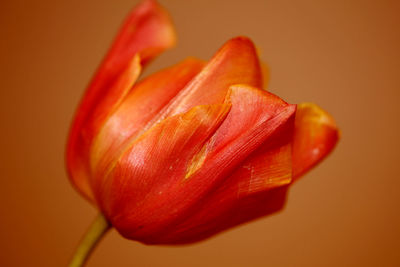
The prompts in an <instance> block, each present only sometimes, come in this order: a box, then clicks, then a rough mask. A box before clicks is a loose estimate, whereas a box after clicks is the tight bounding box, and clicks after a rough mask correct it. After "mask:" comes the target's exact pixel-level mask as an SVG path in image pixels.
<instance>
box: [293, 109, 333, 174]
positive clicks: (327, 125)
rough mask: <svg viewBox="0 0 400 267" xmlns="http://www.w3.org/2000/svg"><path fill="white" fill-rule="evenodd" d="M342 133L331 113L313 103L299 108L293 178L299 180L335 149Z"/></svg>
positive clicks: (296, 122) (296, 121)
mask: <svg viewBox="0 0 400 267" xmlns="http://www.w3.org/2000/svg"><path fill="white" fill-rule="evenodd" d="M339 137H340V131H339V129H338V127H337V125H336V122H335V120H334V119H333V117H332V116H331V115H329V113H327V112H326V111H324V110H323V109H322V108H320V107H319V106H317V105H316V104H313V103H302V104H299V105H298V107H297V112H296V119H295V132H294V137H293V138H294V139H293V177H294V179H298V178H299V177H300V176H301V175H303V174H304V173H305V172H307V171H308V170H309V169H311V168H312V167H313V166H315V165H316V164H318V163H319V162H320V161H321V160H322V159H324V158H325V157H326V156H327V155H328V154H329V153H330V152H331V151H332V150H333V148H334V147H335V145H336V143H337V141H338V140H339Z"/></svg>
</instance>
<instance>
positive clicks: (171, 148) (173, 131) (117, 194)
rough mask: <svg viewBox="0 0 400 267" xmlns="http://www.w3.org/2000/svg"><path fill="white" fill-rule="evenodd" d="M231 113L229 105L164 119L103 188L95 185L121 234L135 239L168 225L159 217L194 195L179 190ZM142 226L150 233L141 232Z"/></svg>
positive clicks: (126, 156)
mask: <svg viewBox="0 0 400 267" xmlns="http://www.w3.org/2000/svg"><path fill="white" fill-rule="evenodd" d="M229 108H230V105H229V104H219V105H209V106H197V107H195V108H193V109H191V110H190V111H188V112H187V113H184V114H180V115H177V116H173V117H169V118H167V119H165V120H164V121H162V122H161V123H159V124H157V125H156V126H154V127H153V128H151V129H150V130H148V131H147V132H146V133H144V134H143V135H142V136H141V137H139V139H137V140H136V141H135V142H134V143H133V144H132V145H131V147H130V148H129V149H128V150H127V151H126V152H125V153H124V154H123V156H122V157H121V159H120V160H119V161H118V162H117V163H116V165H115V167H114V169H113V170H112V172H111V173H109V174H108V175H105V176H106V178H105V179H104V180H103V182H102V183H100V181H98V182H97V183H96V184H97V185H98V187H97V190H96V193H97V195H98V201H99V203H100V205H101V208H102V209H103V212H104V213H105V214H106V215H107V217H108V219H109V220H110V221H111V222H112V224H113V225H114V227H115V228H116V229H117V230H119V231H120V232H121V233H122V234H123V235H128V236H134V235H137V233H136V232H140V231H149V230H150V231H152V230H151V228H152V227H154V225H155V226H156V227H158V226H160V224H161V225H162V224H163V223H165V220H161V221H159V219H162V217H163V214H160V212H162V210H163V209H168V210H169V212H171V211H172V210H173V209H175V206H174V205H173V204H171V205H170V204H169V203H174V202H175V200H176V198H177V196H176V194H179V198H183V199H184V198H185V197H186V196H188V195H190V194H191V192H189V191H181V190H178V191H176V189H179V188H180V187H181V182H182V181H183V178H184V175H185V172H186V168H187V165H188V163H189V162H190V160H191V158H192V157H193V155H194V154H196V153H197V152H198V150H199V149H200V148H201V147H202V145H203V144H204V142H205V141H206V140H207V139H208V138H209V137H210V135H212V133H213V132H214V131H215V130H216V129H217V128H218V126H219V125H220V124H221V122H222V121H223V120H224V118H225V116H226V114H227V112H228V111H229ZM103 176H104V174H103ZM107 176H108V177H107ZM174 189H175V190H174ZM165 205H167V206H165ZM169 205H170V206H169ZM160 206H163V207H162V208H161V207H160ZM172 217H173V215H172ZM151 223H152V224H151ZM143 225H146V226H147V227H146V228H145V229H142V226H143Z"/></svg>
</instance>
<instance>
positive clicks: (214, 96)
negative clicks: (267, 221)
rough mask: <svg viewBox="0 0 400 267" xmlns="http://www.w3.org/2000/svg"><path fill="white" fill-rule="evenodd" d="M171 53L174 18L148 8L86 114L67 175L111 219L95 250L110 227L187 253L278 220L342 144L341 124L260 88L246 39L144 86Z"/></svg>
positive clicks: (103, 221)
mask: <svg viewBox="0 0 400 267" xmlns="http://www.w3.org/2000/svg"><path fill="white" fill-rule="evenodd" d="M174 43H175V34H174V30H173V27H172V24H171V20H170V18H169V16H168V14H167V13H166V12H165V11H164V9H163V8H162V7H160V6H159V5H158V4H157V3H156V2H155V1H150V0H149V1H144V2H143V3H142V4H140V5H139V6H138V7H136V8H135V9H134V10H133V11H132V12H131V13H130V15H129V17H128V19H127V20H126V22H125V24H124V25H123V26H122V29H121V31H120V32H119V34H118V35H117V38H116V40H115V41H114V43H113V45H112V47H111V49H110V51H109V53H108V54H107V56H106V57H105V59H104V61H103V63H102V64H101V66H100V68H99V69H98V71H97V73H96V75H95V76H94V78H93V80H92V82H91V83H90V85H89V87H88V89H87V91H86V93H85V95H84V97H83V100H82V102H81V104H80V106H79V108H78V111H77V113H76V116H75V119H74V121H73V124H72V128H71V132H70V135H69V140H68V146H67V154H66V160H67V169H68V172H69V177H70V180H71V182H72V184H73V185H74V186H75V188H76V189H77V190H78V191H79V192H80V193H81V194H82V195H83V196H84V197H85V198H86V199H88V200H89V201H90V202H91V203H92V204H93V205H95V206H96V207H97V208H98V210H99V211H100V212H101V214H102V215H100V217H99V219H98V221H97V222H96V223H95V224H94V228H93V229H96V228H97V229H98V230H93V231H92V232H90V234H89V235H88V237H87V240H86V241H87V242H86V244H87V243H88V242H89V243H90V242H92V244H94V243H95V242H96V241H97V239H96V238H98V236H100V235H101V234H102V233H103V232H104V231H105V229H107V227H109V226H113V227H115V229H116V230H117V231H118V232H119V233H120V234H121V235H122V236H124V237H126V238H128V239H132V240H136V241H140V242H142V243H145V244H187V243H192V242H196V241H200V240H203V239H206V238H208V237H210V236H213V235H215V234H216V233H219V232H221V231H223V230H226V229H229V228H231V227H234V226H236V225H239V224H242V223H245V222H248V221H250V220H254V219H256V218H259V217H262V216H266V215H269V214H271V213H274V212H277V211H279V210H280V209H282V207H283V205H284V203H285V199H286V194H287V189H288V188H289V186H290V185H291V184H293V182H294V181H296V180H297V179H298V178H299V177H300V176H301V175H303V174H304V173H305V172H307V171H308V170H309V169H310V168H312V167H313V166H314V165H316V164H317V163H319V162H320V161H321V160H322V159H323V158H324V157H326V156H327V155H328V154H329V152H330V151H331V150H332V149H333V148H334V146H335V144H336V142H337V140H338V129H337V127H336V124H335V122H334V120H333V118H332V117H331V116H330V115H329V114H328V113H326V112H325V111H323V110H322V109H321V108H319V107H318V106H317V105H315V104H311V103H305V104H300V105H293V104H288V103H286V102H285V101H283V100H282V99H281V98H279V97H278V96H276V95H274V94H272V93H270V92H267V91H266V90H264V89H263V84H264V81H263V77H262V70H261V67H260V62H259V58H258V55H257V53H256V49H255V47H254V44H253V43H252V41H251V40H249V39H248V38H245V37H237V38H234V39H231V40H229V41H227V42H226V43H225V44H224V45H223V46H222V47H221V48H220V49H219V50H218V51H217V52H216V54H215V55H214V56H213V57H212V58H211V59H210V60H209V61H208V62H204V61H202V60H199V59H196V58H188V59H186V60H183V61H182V62H180V63H178V64H176V65H174V66H172V67H169V68H166V69H164V70H161V71H159V72H157V73H155V74H153V75H150V76H149V77H147V78H144V79H142V80H141V81H139V82H138V81H137V80H138V77H139V76H140V73H141V71H142V69H143V68H144V67H145V66H146V65H147V63H149V62H150V61H151V60H152V59H153V58H154V57H155V56H157V55H158V54H159V53H161V52H162V51H163V50H165V49H167V48H170V47H171V46H173V45H174ZM96 233H97V234H96ZM88 240H89V241H88ZM84 243H85V242H84ZM85 249H86V252H87V250H90V248H88V245H86V247H85V246H84V247H83V248H82V247H81V248H80V251H81V252H79V253H81V254H85V253H86V252H83V251H85ZM79 253H78V254H79ZM83 260H84V259H81V262H82V261H83ZM77 262H79V260H75V265H73V264H72V265H71V266H79V264H78V263H77Z"/></svg>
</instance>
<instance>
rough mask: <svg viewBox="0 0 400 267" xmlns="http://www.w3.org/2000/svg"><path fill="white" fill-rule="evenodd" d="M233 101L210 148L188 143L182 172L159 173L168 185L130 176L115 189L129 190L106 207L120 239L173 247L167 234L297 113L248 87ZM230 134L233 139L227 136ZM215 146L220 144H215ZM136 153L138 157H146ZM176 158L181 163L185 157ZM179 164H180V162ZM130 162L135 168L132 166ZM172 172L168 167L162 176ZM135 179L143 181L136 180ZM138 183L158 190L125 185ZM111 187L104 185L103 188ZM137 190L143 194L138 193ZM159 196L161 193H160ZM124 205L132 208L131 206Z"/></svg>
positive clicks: (240, 89) (239, 88)
mask: <svg viewBox="0 0 400 267" xmlns="http://www.w3.org/2000/svg"><path fill="white" fill-rule="evenodd" d="M230 99H231V103H232V108H231V111H230V112H229V114H228V116H227V117H226V119H225V120H224V121H223V122H222V124H221V126H220V127H219V128H218V130H217V131H216V132H215V134H214V135H213V137H212V138H211V139H210V140H209V141H208V142H207V143H206V144H204V145H203V146H200V147H196V149H195V151H196V152H195V151H193V150H190V146H189V141H187V143H188V147H187V148H186V149H189V151H190V156H189V157H187V158H186V159H185V161H184V162H185V164H184V165H178V167H179V168H176V167H175V165H171V166H172V169H171V170H170V171H171V177H170V176H169V175H168V173H163V174H160V173H158V172H156V174H155V175H156V176H155V177H157V178H158V177H159V176H161V175H163V178H160V179H165V177H168V179H167V180H166V182H165V183H161V182H158V181H155V180H153V179H149V178H145V177H141V176H140V175H138V174H134V175H130V174H129V177H128V178H127V180H129V181H130V182H127V183H126V184H124V185H123V186H120V188H119V189H115V188H114V190H113V191H114V192H117V191H118V192H119V193H118V194H120V192H121V190H122V188H127V189H126V190H127V192H129V193H126V195H129V200H128V199H127V198H125V199H122V200H119V201H118V202H115V204H114V205H112V206H109V207H108V208H106V210H109V211H111V212H112V213H113V214H114V215H113V216H112V217H111V221H112V223H113V225H114V226H115V227H116V229H117V230H118V231H119V232H120V233H121V234H122V235H124V236H125V237H127V238H131V239H135V240H139V241H142V242H144V243H171V242H172V241H171V239H170V237H169V236H168V234H169V233H171V232H174V231H176V230H177V229H176V226H177V225H178V223H179V222H182V221H184V220H186V218H190V217H192V216H193V215H194V214H196V213H197V212H198V208H199V205H201V203H203V202H205V201H207V200H206V199H207V198H208V197H209V196H210V194H212V192H213V191H214V190H216V189H217V188H219V187H220V186H221V185H222V184H223V183H224V182H225V181H227V180H226V179H229V178H227V177H228V175H229V174H230V173H231V172H232V171H233V170H234V169H235V167H237V166H238V165H239V164H240V163H242V162H243V161H244V160H245V159H246V158H247V157H248V156H249V155H250V154H251V153H252V152H254V151H255V149H257V148H258V147H259V145H260V144H263V143H264V142H266V140H268V138H269V137H271V136H273V134H274V133H275V132H276V131H277V130H278V129H279V128H280V127H281V126H282V125H285V124H286V123H287V122H288V121H289V120H290V118H291V117H293V116H294V112H295V107H294V106H292V105H288V104H286V103H284V102H283V101H281V100H280V99H279V98H277V97H276V96H274V95H272V94H270V93H267V92H262V91H260V90H258V89H255V88H251V87H248V86H237V87H233V88H232V92H231V95H230ZM238 121H240V122H248V124H246V125H245V126H243V127H242V126H241V125H240V123H238ZM192 127H194V126H192ZM229 130H230V131H232V135H229V136H228V135H227V133H228V132H229ZM222 135H226V137H227V139H226V140H225V139H223V138H222ZM216 142H218V144H221V145H216ZM194 144H195V143H193V144H191V145H192V146H193V145H194ZM164 145H165V144H164ZM135 147H137V146H136V145H135V146H133V149H135ZM168 147H169V146H168ZM136 149H138V148H136ZM169 149H171V148H169ZM153 151H154V150H153ZM183 151H184V150H182V151H179V154H178V155H181V154H182V155H186V153H183ZM187 153H189V152H187ZM162 154H163V153H160V155H159V156H158V157H157V164H161V166H170V165H169V164H167V163H166V162H163V161H161V162H160V163H159V162H158V161H159V157H160V156H161V155H162ZM135 155H136V156H135V158H142V157H141V156H139V157H138V156H137V154H135ZM167 155H170V154H167ZM132 156H133V154H132ZM174 157H175V158H178V159H179V158H180V157H181V156H177V155H175V156H174ZM179 162H181V161H180V160H178V163H179ZM129 164H130V165H132V164H133V166H134V165H135V163H134V162H130V163H129ZM140 164H141V166H143V168H147V172H150V173H153V170H157V168H154V167H153V166H152V165H151V164H150V163H146V162H141V163H140ZM142 164H143V165H142ZM146 164H147V166H146ZM153 164H155V163H153ZM179 164H180V163H179ZM164 168H165V167H164ZM127 169H129V168H127ZM133 169H136V168H133ZM168 169H169V168H165V170H164V172H167V171H168ZM113 175H114V180H115V177H126V176H127V173H126V172H124V173H120V172H117V174H116V173H114V174H113ZM135 177H136V178H135ZM138 177H141V178H138ZM130 179H132V180H130ZM135 179H140V180H138V181H135ZM138 182H139V183H146V184H142V185H141V186H142V187H143V188H147V187H148V184H151V185H153V184H155V185H157V187H155V188H151V191H143V190H138V189H137V187H136V188H132V187H129V188H128V187H127V184H130V183H138ZM109 186H110V185H108V186H104V188H108V187H109ZM147 190H149V189H147ZM138 191H141V192H140V193H137V192H138ZM132 192H136V194H133V193H132ZM158 192H161V194H160V195H158V194H157V193H158ZM115 195H117V194H115ZM133 198H135V199H133ZM136 198H137V199H136ZM103 199H104V197H103ZM124 203H134V204H131V206H129V207H127V206H126V204H124ZM122 206H125V207H124V210H121V207H122ZM208 208H210V207H208ZM175 241H176V240H174V242H175Z"/></svg>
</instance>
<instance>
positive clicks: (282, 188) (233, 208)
mask: <svg viewBox="0 0 400 267" xmlns="http://www.w3.org/2000/svg"><path fill="white" fill-rule="evenodd" d="M293 126H294V116H292V118H291V119H290V120H288V121H286V123H284V124H283V125H282V126H281V127H279V129H277V131H276V132H275V133H274V134H273V135H272V136H271V137H270V138H268V140H267V141H266V142H265V143H264V144H263V145H262V146H260V147H259V148H258V149H257V150H256V151H254V152H253V153H252V154H251V155H250V156H249V157H248V158H247V159H246V160H245V161H244V162H243V163H241V164H240V166H239V167H237V168H236V169H235V170H234V171H233V172H232V173H231V174H230V175H229V176H228V177H227V178H226V179H224V181H223V183H221V185H220V186H219V187H218V188H217V189H216V190H214V191H213V192H211V193H209V194H207V197H204V198H203V199H202V200H201V202H199V203H198V205H197V206H196V208H195V209H196V211H195V212H193V213H192V215H191V216H188V217H187V218H185V219H183V220H181V221H180V222H177V225H176V226H175V228H174V229H170V231H169V232H168V233H167V234H166V236H164V237H163V240H162V242H164V243H176V244H184V243H192V242H196V241H199V240H202V239H205V238H208V237H210V236H212V235H214V234H216V233H218V232H220V231H223V230H226V229H228V228H230V227H233V226H236V225H238V224H241V223H244V222H247V221H250V220H253V219H256V218H258V217H261V216H266V215H269V214H272V213H274V212H277V211H279V210H280V209H281V208H282V207H283V205H284V203H285V199H286V190H287V186H288V185H289V184H290V183H291V175H292V158H291V142H292V137H293V128H294V127H293Z"/></svg>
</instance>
